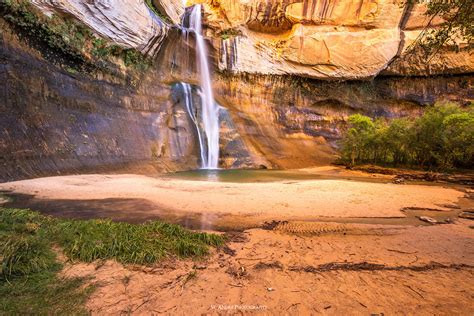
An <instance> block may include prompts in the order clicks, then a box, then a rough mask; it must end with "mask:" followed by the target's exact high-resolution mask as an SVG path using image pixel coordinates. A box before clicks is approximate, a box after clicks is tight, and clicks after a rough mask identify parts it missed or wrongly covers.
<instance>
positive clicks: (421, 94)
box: [0, 0, 474, 181]
mask: <svg viewBox="0 0 474 316" xmlns="http://www.w3.org/2000/svg"><path fill="white" fill-rule="evenodd" d="M125 2H126V3H125ZM125 2H124V3H121V2H120V1H118V0H113V1H112V0H111V1H105V2H84V1H76V0H61V1H34V3H35V4H36V5H37V6H38V7H39V8H41V10H43V12H45V13H46V14H53V13H54V14H62V15H65V16H68V17H71V18H73V19H77V20H79V21H81V22H83V23H84V24H86V25H88V26H89V27H90V28H91V30H92V31H93V32H95V33H96V34H98V35H100V36H102V37H104V38H107V39H109V40H112V41H113V42H114V43H116V44H119V45H121V46H123V47H131V48H135V49H138V50H140V51H141V52H143V53H144V54H147V55H148V56H152V57H153V58H154V64H153V67H152V68H151V69H148V70H146V71H143V72H141V73H139V74H134V75H133V76H132V75H129V74H127V72H126V71H125V70H123V67H121V68H120V69H118V70H114V71H111V72H108V71H107V69H105V70H104V69H102V70H97V69H96V70H94V71H93V72H92V73H83V72H81V71H79V72H78V71H75V70H74V69H70V68H69V67H68V66H67V65H68V63H67V62H66V63H55V62H54V61H52V60H51V58H52V57H51V56H53V57H54V56H56V55H57V54H56V52H51V51H47V52H46V53H45V52H41V45H39V46H38V45H33V44H34V42H35V39H33V41H31V38H28V36H26V37H25V36H23V35H22V34H20V33H18V31H17V30H15V29H14V28H11V27H10V26H9V24H8V23H6V22H5V21H4V20H2V19H0V24H1V25H0V26H1V28H2V34H1V41H0V81H1V82H2V86H1V89H0V110H1V111H0V126H1V128H0V165H1V166H2V172H1V173H0V181H7V180H12V179H20V178H28V177H36V176H42V175H55V174H60V173H71V172H74V173H75V172H89V171H91V172H97V171H103V170H118V169H120V170H122V171H124V170H125V171H127V170H128V171H130V172H141V173H147V174H153V173H156V172H163V171H176V170H186V169H195V168H197V167H199V148H198V140H197V134H196V130H195V126H194V125H193V122H192V121H191V120H190V118H189V115H188V113H187V109H186V106H185V102H184V99H183V93H182V91H181V90H180V89H179V85H178V84H177V83H178V82H180V81H184V82H188V83H191V84H193V93H194V98H193V99H194V100H197V101H196V102H197V103H196V104H195V107H196V109H199V108H200V104H199V96H198V95H199V93H198V87H197V85H198V84H199V76H198V73H199V69H197V68H196V67H197V66H196V61H195V56H196V55H195V54H196V53H195V51H194V38H193V34H192V33H185V32H183V31H182V30H181V29H180V28H178V27H176V26H173V25H171V23H170V22H163V21H162V20H161V19H160V17H158V16H157V15H155V14H154V13H153V12H151V11H150V10H149V9H148V8H147V7H146V6H145V4H144V2H143V1H139V0H130V1H125ZM155 2H157V1H155ZM158 2H159V3H160V4H161V10H164V11H165V12H167V14H168V18H167V19H168V20H170V21H172V22H174V23H176V21H178V20H180V19H181V16H182V14H183V13H184V9H183V8H182V6H180V4H177V2H176V1H165V0H159V1H158ZM179 3H181V1H179ZM422 11H423V7H422V6H421V7H420V6H417V7H414V8H412V9H411V10H409V11H406V10H402V9H401V7H400V6H399V4H398V3H397V2H393V1H392V2H390V1H385V0H370V1H368V0H360V1H356V2H349V1H315V0H314V1H313V0H310V1H293V0H274V1H260V0H249V1H236V0H219V1H212V2H209V4H208V5H205V10H204V16H205V22H206V27H205V32H206V35H207V43H208V45H209V52H210V59H211V60H212V61H213V63H212V64H213V66H214V69H215V70H216V72H215V73H214V78H213V86H214V87H213V88H214V92H215V97H216V101H217V102H218V103H219V104H220V105H221V106H222V110H221V111H220V124H221V132H220V157H221V160H220V166H222V167H225V168H300V167H309V166H314V165H324V164H328V163H330V162H332V161H334V159H335V158H336V157H337V151H336V149H337V141H338V140H339V139H340V137H341V133H342V131H343V130H344V128H345V127H346V122H347V118H348V116H350V115H351V114H354V113H362V114H366V115H369V116H371V117H384V118H395V117H405V116H409V117H415V116H418V115H420V114H421V113H422V111H423V110H424V107H425V106H427V105H429V104H433V103H435V102H436V101H440V100H441V101H442V100H446V101H455V102H458V103H460V104H467V103H469V102H472V100H473V99H474V90H473V89H472V87H473V81H474V80H473V77H472V67H473V65H472V62H473V61H472V58H466V51H464V50H462V51H461V53H459V54H455V53H453V52H450V51H449V50H446V51H443V52H442V54H441V55H439V56H438V57H436V58H437V59H434V60H433V63H430V64H428V63H426V62H425V61H424V60H422V57H421V56H420V55H416V54H415V55H406V54H404V53H405V51H406V49H407V47H408V46H409V44H410V43H411V41H412V40H413V39H414V37H415V35H416V34H418V33H419V32H420V30H421V29H422V27H423V26H424V25H425V24H426V21H425V20H424V19H423V18H420V15H417V14H418V13H419V12H422ZM417 12H418V13H417ZM415 13H416V14H415ZM435 22H436V23H439V21H435ZM30 37H31V36H30ZM66 59H67V58H66ZM63 61H64V60H63ZM66 61H67V60H66ZM69 62H70V63H73V62H75V61H69ZM320 79H325V80H320ZM343 79H344V80H343ZM346 79H358V80H349V81H348V80H346ZM369 79H371V80H369Z"/></svg>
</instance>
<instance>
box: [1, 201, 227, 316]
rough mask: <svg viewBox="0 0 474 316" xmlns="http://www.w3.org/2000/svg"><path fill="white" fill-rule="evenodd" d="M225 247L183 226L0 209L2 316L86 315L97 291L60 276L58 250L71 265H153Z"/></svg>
mask: <svg viewBox="0 0 474 316" xmlns="http://www.w3.org/2000/svg"><path fill="white" fill-rule="evenodd" d="M223 243H224V239H223V237H221V236H218V235H214V234H206V233H199V232H193V231H189V230H187V229H184V228H183V227H181V226H178V225H172V224H166V223H162V222H158V221H150V222H147V223H144V224H138V225H137V224H128V223H117V222H112V221H110V220H65V219H58V218H53V217H50V216H44V215H41V214H39V213H37V212H33V211H30V210H22V209H8V208H0V262H1V270H0V314H2V313H5V314H32V313H34V314H64V313H66V314H71V313H72V314H86V313H87V311H86V310H85V309H84V302H85V301H86V300H87V297H88V296H89V295H90V293H91V292H92V291H93V289H92V288H91V287H85V286H84V281H85V280H84V279H81V278H75V279H63V278H60V277H59V276H58V272H59V271H60V270H61V268H62V264H61V263H60V262H59V261H58V260H57V258H56V253H55V251H53V246H59V247H60V248H61V249H62V250H63V252H64V254H65V255H66V257H67V258H69V259H70V260H72V261H82V262H92V261H94V260H106V259H114V260H117V261H119V262H121V263H124V264H142V265H149V264H153V263H155V262H158V261H160V260H162V259H165V258H168V257H178V258H198V257H202V256H204V255H206V254H208V252H209V249H210V247H219V246H220V245H222V244H223Z"/></svg>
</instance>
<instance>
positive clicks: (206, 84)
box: [187, 4, 219, 169]
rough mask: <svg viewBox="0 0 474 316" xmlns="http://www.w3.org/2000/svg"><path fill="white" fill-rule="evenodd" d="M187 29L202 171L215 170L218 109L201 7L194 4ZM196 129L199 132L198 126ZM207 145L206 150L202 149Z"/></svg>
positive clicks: (217, 155)
mask: <svg viewBox="0 0 474 316" xmlns="http://www.w3.org/2000/svg"><path fill="white" fill-rule="evenodd" d="M189 29H190V30H191V31H193V32H194V34H195V36H196V62H197V65H198V71H199V74H200V85H201V109H202V125H203V130H204V135H203V136H205V141H204V140H202V139H200V141H199V143H200V146H201V160H202V168H203V169H217V167H218V162H219V107H218V106H217V104H216V103H215V102H214V95H213V93H212V86H211V75H210V70H209V62H208V60H207V49H206V44H205V42H204V38H203V36H202V22H201V5H200V4H196V5H195V6H194V7H193V8H192V11H191V14H190V16H189ZM187 91H189V90H187ZM195 123H196V127H197V128H198V134H199V133H200V132H199V124H198V123H197V122H195ZM204 144H206V145H207V150H206V149H205V148H204Z"/></svg>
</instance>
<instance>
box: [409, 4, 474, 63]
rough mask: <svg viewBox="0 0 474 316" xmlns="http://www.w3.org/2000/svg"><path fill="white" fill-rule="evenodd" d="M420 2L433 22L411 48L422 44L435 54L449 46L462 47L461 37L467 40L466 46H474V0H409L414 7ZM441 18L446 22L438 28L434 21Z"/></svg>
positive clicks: (457, 49) (428, 53)
mask: <svg viewBox="0 0 474 316" xmlns="http://www.w3.org/2000/svg"><path fill="white" fill-rule="evenodd" d="M417 3H423V4H425V5H426V7H427V11H426V13H425V14H426V15H427V16H429V17H430V21H429V23H428V25H427V26H426V27H425V29H424V30H423V31H422V33H421V34H420V36H419V37H418V39H417V40H416V41H415V43H414V44H413V45H412V46H411V49H412V50H413V49H415V48H416V47H421V48H422V49H423V50H424V52H425V54H426V55H427V56H434V55H436V53H438V52H439V50H440V49H441V48H442V47H445V46H450V47H452V48H454V49H455V50H456V51H459V50H460V47H459V44H458V43H459V40H462V41H464V42H466V43H467V49H468V50H469V51H471V50H472V49H473V48H474V0H429V1H426V0H407V1H406V2H405V5H406V6H407V7H408V8H411V7H412V6H413V5H415V4H417ZM437 17H440V18H442V19H443V20H444V22H443V23H442V24H441V25H439V26H437V27H436V28H432V27H431V22H432V21H433V20H434V19H435V18H437Z"/></svg>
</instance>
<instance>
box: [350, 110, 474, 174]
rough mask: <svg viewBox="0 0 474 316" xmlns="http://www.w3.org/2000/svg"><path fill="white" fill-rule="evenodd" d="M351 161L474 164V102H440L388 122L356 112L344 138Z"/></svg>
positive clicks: (438, 165)
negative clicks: (466, 104)
mask: <svg viewBox="0 0 474 316" xmlns="http://www.w3.org/2000/svg"><path fill="white" fill-rule="evenodd" d="M341 159H342V160H343V162H345V163H348V164H352V165H354V164H360V163H375V164H383V165H395V166H412V167H422V168H430V169H432V168H437V169H451V168H473V167H474V106H472V105H471V106H469V107H466V108H462V107H460V106H458V105H456V104H453V103H438V104H435V105H434V106H432V107H429V108H428V109H427V110H426V111H425V113H424V114H423V115H422V116H421V117H419V118H416V119H407V118H399V119H394V120H392V121H390V122H387V121H386V120H384V119H376V120H375V121H374V120H373V119H371V118H370V117H367V116H364V115H360V114H355V115H352V116H350V117H349V128H348V129H347V131H346V133H345V135H344V136H343V139H342V141H341Z"/></svg>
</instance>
